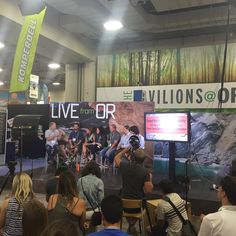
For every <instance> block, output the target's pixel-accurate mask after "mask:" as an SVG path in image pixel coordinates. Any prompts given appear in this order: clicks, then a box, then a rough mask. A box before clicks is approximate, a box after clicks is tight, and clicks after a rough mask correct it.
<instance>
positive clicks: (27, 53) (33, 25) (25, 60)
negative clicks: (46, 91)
mask: <svg viewBox="0 0 236 236" xmlns="http://www.w3.org/2000/svg"><path fill="white" fill-rule="evenodd" d="M45 12H46V8H45V9H44V10H42V11H41V12H40V13H39V14H35V15H31V16H26V17H25V21H24V24H23V26H22V29H21V33H20V37H19V39H18V42H17V47H16V52H15V57H14V62H13V67H12V74H11V84H10V92H18V91H26V90H27V89H28V87H29V81H30V74H31V71H32V67H33V63H34V58H35V52H36V49H37V44H38V39H39V33H40V29H41V27H42V23H43V19H44V16H45Z"/></svg>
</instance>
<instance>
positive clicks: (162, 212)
mask: <svg viewBox="0 0 236 236" xmlns="http://www.w3.org/2000/svg"><path fill="white" fill-rule="evenodd" d="M166 196H167V197H168V198H169V199H170V200H171V201H172V202H173V204H174V205H175V206H176V207H177V209H178V210H179V211H180V213H181V214H182V216H183V218H184V219H185V220H187V219H188V216H187V212H186V209H185V201H184V200H183V199H182V198H181V197H180V196H179V195H178V194H177V193H170V194H167V195H166ZM157 220H166V221H167V222H168V228H167V236H181V234H182V222H181V220H180V218H179V217H178V215H177V213H176V212H175V210H174V209H173V207H172V206H171V205H170V203H169V202H167V201H165V200H161V201H160V203H159V204H158V205H157Z"/></svg>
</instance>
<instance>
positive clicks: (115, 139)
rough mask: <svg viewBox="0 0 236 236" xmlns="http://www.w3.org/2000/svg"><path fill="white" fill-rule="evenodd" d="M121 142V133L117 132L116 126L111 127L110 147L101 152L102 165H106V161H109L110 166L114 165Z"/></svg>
mask: <svg viewBox="0 0 236 236" xmlns="http://www.w3.org/2000/svg"><path fill="white" fill-rule="evenodd" d="M119 142H120V133H119V132H118V131H117V130H116V125H115V124H111V125H110V145H109V146H108V147H105V148H103V149H102V150H101V152H100V155H101V157H102V163H103V164H104V162H105V159H107V160H108V161H109V163H110V164H112V163H113V159H114V154H115V152H116V147H117V145H118V143H119Z"/></svg>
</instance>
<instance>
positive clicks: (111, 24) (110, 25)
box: [103, 20, 123, 31]
mask: <svg viewBox="0 0 236 236" xmlns="http://www.w3.org/2000/svg"><path fill="white" fill-rule="evenodd" d="M103 26H104V28H105V29H106V30H108V31H116V30H119V29H121V28H123V25H122V23H121V22H120V21H118V20H109V21H107V22H105V23H104V25H103Z"/></svg>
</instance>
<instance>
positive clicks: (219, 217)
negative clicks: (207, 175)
mask: <svg viewBox="0 0 236 236" xmlns="http://www.w3.org/2000/svg"><path fill="white" fill-rule="evenodd" d="M217 197H218V199H219V201H220V203H221V205H222V206H221V208H220V209H219V210H218V212H215V213H212V214H208V215H206V216H204V215H202V216H201V218H203V220H202V224H201V227H200V231H199V233H198V236H235V222H236V177H233V176H226V177H224V178H223V179H222V180H221V183H220V187H219V188H218V189H217Z"/></svg>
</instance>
